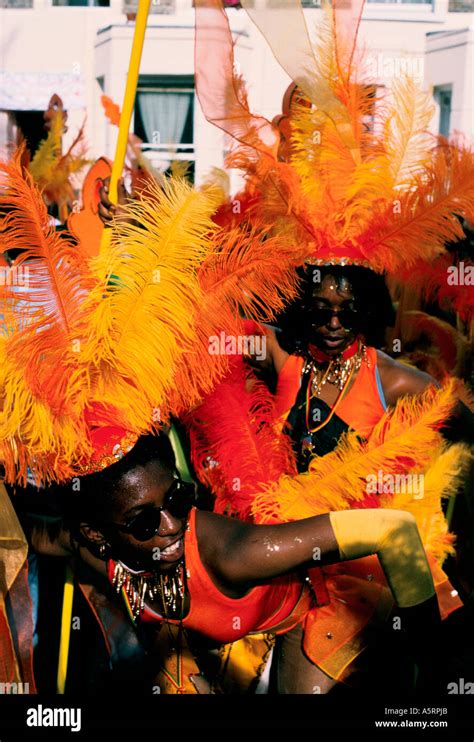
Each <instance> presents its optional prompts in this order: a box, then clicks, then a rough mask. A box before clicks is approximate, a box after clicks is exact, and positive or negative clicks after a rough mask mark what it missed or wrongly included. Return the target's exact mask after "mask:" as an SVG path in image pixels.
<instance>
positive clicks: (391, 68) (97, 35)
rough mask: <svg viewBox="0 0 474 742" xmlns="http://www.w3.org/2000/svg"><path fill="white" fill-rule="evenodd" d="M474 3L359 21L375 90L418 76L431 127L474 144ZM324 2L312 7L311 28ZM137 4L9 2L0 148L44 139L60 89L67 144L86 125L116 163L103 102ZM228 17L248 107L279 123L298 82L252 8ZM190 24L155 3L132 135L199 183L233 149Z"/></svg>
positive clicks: (402, 1) (121, 62)
mask: <svg viewBox="0 0 474 742" xmlns="http://www.w3.org/2000/svg"><path fill="white" fill-rule="evenodd" d="M258 1H259V0H255V2H258ZM473 1H474V0H418V2H412V0H382V1H381V0H379V1H378V2H373V1H372V0H367V5H366V9H365V11H364V18H363V21H362V24H361V40H362V42H363V43H364V45H365V47H366V49H367V57H366V64H367V65H368V70H367V71H368V73H369V74H370V75H371V76H374V77H375V78H376V80H377V84H378V85H383V86H390V84H391V81H392V80H393V79H394V78H395V77H397V76H398V75H400V74H403V73H404V72H408V73H409V74H412V75H413V76H414V77H416V78H418V79H420V80H422V81H423V84H424V86H425V87H427V88H431V89H432V91H433V95H434V98H435V101H436V104H437V114H436V117H435V119H434V120H433V123H432V128H433V131H435V132H441V133H443V134H449V133H452V132H453V131H456V130H458V131H461V132H463V133H464V134H465V135H466V136H467V137H468V138H472V137H474V102H473V99H474V94H473V84H472V70H473V68H474V64H473V63H474V51H473V48H474V47H473V44H474V12H473V11H474V8H473ZM319 3H320V0H305V1H304V3H303V4H304V5H305V14H306V16H307V22H308V26H309V28H310V29H311V28H313V27H315V26H316V25H317V23H318V18H319V17H320V14H321V12H322V11H321V9H320V7H319ZM230 4H231V3H230ZM136 7H137V0H0V148H2V147H5V146H6V145H7V144H8V143H9V142H12V141H14V140H15V137H16V136H17V131H16V130H17V127H20V128H21V129H22V130H23V131H26V132H28V131H31V132H37V133H38V132H40V131H41V125H42V112H43V111H44V110H45V109H46V108H47V105H48V101H49V99H50V97H51V96H52V95H53V94H54V93H57V94H58V95H60V96H61V98H62V99H63V101H64V106H65V108H66V109H67V111H68V127H69V129H68V132H67V134H66V137H65V145H67V144H68V142H69V141H71V140H72V138H73V137H74V135H75V134H76V133H77V130H78V128H79V126H80V125H81V124H82V122H83V120H84V119H86V128H85V131H86V139H87V141H88V143H89V152H90V156H91V158H94V157H97V156H99V155H107V156H108V157H113V153H114V148H115V142H116V136H117V129H116V128H115V127H113V126H111V125H110V124H109V123H108V122H107V120H106V118H105V116H104V112H103V108H102V105H101V101H100V99H101V95H102V94H106V95H107V96H109V97H110V98H112V99H113V100H114V101H115V102H116V103H118V104H119V105H120V104H121V100H122V97H123V92H124V87H125V79H126V74H127V67H128V60H129V56H130V50H131V43H132V37H133V20H132V18H133V14H134V12H136ZM228 16H229V20H230V24H231V28H232V31H233V33H234V38H235V42H236V64H237V65H239V71H241V72H242V74H243V76H244V78H245V79H246V80H247V81H248V84H249V101H250V104H251V107H252V109H253V110H255V111H256V112H258V113H260V114H263V115H265V116H267V117H268V118H270V119H271V118H273V116H275V115H276V114H278V113H279V111H280V109H281V99H282V95H283V93H284V91H285V89H286V87H287V85H288V82H289V78H288V77H287V75H286V73H285V72H284V71H283V70H282V69H281V67H280V66H279V65H278V63H277V62H276V61H275V59H274V57H273V55H272V53H271V51H270V50H269V48H268V46H267V44H266V42H265V41H264V39H263V38H262V37H261V36H260V34H259V32H258V30H257V29H256V28H255V27H254V26H253V24H252V23H251V21H250V20H249V18H248V17H247V15H246V14H245V12H244V11H242V10H240V9H237V8H229V9H228ZM193 26H194V10H193V7H192V0H152V12H151V15H150V18H149V25H148V29H147V35H146V40H145V46H144V52H143V58H142V64H141V70H140V82H139V87H138V93H137V101H136V106H135V114H134V121H133V129H134V131H135V133H136V134H137V135H138V136H139V137H140V138H141V139H142V140H143V141H144V145H143V147H144V149H145V151H146V153H147V156H149V157H150V158H151V159H152V160H153V162H154V164H155V165H157V166H158V167H160V168H163V169H166V167H167V166H168V165H169V163H170V161H171V160H173V159H183V160H187V161H190V162H192V163H193V170H194V173H195V178H196V180H197V182H199V181H200V180H202V178H203V177H204V176H205V175H206V173H207V172H208V171H209V170H210V168H211V167H213V166H218V167H219V166H221V165H222V164H223V158H224V155H225V145H226V142H225V137H224V135H223V133H222V132H221V131H220V130H218V129H216V128H215V127H213V126H211V125H209V124H208V123H207V122H206V121H205V119H204V117H203V114H202V112H201V109H200V107H199V104H198V102H197V100H196V97H195V93H194V69H193V44H194V27H193ZM37 135H38V134H37ZM31 136H32V137H33V136H34V134H31Z"/></svg>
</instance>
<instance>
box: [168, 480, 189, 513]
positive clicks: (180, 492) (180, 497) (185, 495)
mask: <svg viewBox="0 0 474 742" xmlns="http://www.w3.org/2000/svg"><path fill="white" fill-rule="evenodd" d="M194 499H195V489H194V485H193V484H190V483H188V482H181V481H178V482H177V483H176V485H175V486H174V487H173V488H172V490H171V491H170V492H169V493H168V495H167V496H166V498H165V502H164V503H163V507H164V509H165V510H168V511H169V512H170V513H171V515H174V516H175V517H176V518H185V517H186V516H187V515H189V511H190V510H191V508H192V506H193V504H194Z"/></svg>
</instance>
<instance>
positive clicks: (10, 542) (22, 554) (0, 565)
mask: <svg viewBox="0 0 474 742" xmlns="http://www.w3.org/2000/svg"><path fill="white" fill-rule="evenodd" d="M27 553H28V544H27V541H26V538H25V535H24V533H23V530H22V528H21V526H20V523H19V521H18V518H17V517H16V513H15V511H14V509H13V507H12V504H11V502H10V498H9V497H8V495H7V492H6V490H5V486H4V484H3V482H0V613H1V614H2V616H3V618H4V620H5V624H4V625H6V626H7V627H8V618H7V614H6V610H5V597H6V595H7V593H8V591H9V590H10V588H11V586H12V585H13V583H14V582H15V579H16V577H17V575H18V573H19V571H20V569H21V568H22V566H23V564H24V562H25V559H26V556H27ZM8 629H9V627H8ZM0 639H1V637H0ZM2 641H5V644H6V645H8V646H9V647H10V648H11V650H12V652H13V658H14V659H13V662H14V677H13V678H2V677H0V681H2V682H3V681H7V682H8V681H9V682H15V683H19V682H20V681H21V675H20V671H19V667H18V660H17V657H16V656H15V652H14V650H13V642H12V637H11V633H10V631H9V635H8V636H7V637H4V638H3V640H2ZM1 643H2V642H0V645H1ZM1 651H2V650H1V646H0V653H1Z"/></svg>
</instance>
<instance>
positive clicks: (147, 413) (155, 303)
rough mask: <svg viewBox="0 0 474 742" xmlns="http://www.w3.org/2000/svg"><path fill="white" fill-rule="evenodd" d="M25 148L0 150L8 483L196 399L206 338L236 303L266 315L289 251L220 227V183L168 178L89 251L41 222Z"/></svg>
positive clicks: (60, 472) (288, 276)
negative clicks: (7, 264) (7, 259)
mask: <svg viewBox="0 0 474 742" xmlns="http://www.w3.org/2000/svg"><path fill="white" fill-rule="evenodd" d="M22 152H23V150H22V148H19V150H18V151H17V152H16V154H15V155H14V156H13V158H12V159H11V160H10V161H6V162H0V183H1V187H0V207H1V208H2V214H3V217H2V219H1V221H0V253H3V252H7V251H8V250H11V249H12V248H13V247H15V248H17V249H18V248H20V250H21V252H20V255H19V257H18V258H17V259H16V260H15V262H14V263H13V264H12V266H11V268H9V269H8V271H9V275H8V277H7V280H4V281H2V285H1V286H0V314H1V315H2V318H3V321H2V324H1V325H0V356H1V363H0V376H1V388H2V401H1V405H0V463H1V464H2V465H3V467H4V469H5V475H6V479H7V480H8V481H10V482H15V481H17V482H19V483H25V482H26V481H27V479H28V477H29V475H30V474H31V475H32V477H33V479H34V480H35V481H36V482H37V483H38V484H45V483H47V482H49V481H65V480H67V479H69V478H70V477H72V476H74V475H75V473H78V472H84V470H85V468H86V469H87V466H88V463H90V462H92V463H93V464H94V462H98V461H99V460H105V459H103V457H104V456H105V457H107V456H109V457H110V456H113V455H114V451H113V449H114V447H116V446H117V444H119V447H120V445H121V442H122V438H124V437H127V439H128V440H131V439H132V437H133V436H135V437H136V436H138V435H140V434H142V433H145V432H149V431H151V430H153V429H155V428H157V427H159V426H160V425H163V424H166V423H167V421H168V420H169V417H170V415H179V414H181V413H182V412H183V411H185V410H188V409H189V408H191V407H193V406H194V405H196V404H197V403H198V402H199V401H200V400H201V398H202V396H203V395H204V394H206V393H208V392H209V391H210V390H211V389H212V388H213V386H214V384H215V383H216V381H218V380H219V379H220V378H222V377H223V376H224V375H225V374H226V373H227V371H228V369H229V361H230V357H229V356H228V355H227V354H226V352H218V353H211V352H210V342H211V340H212V338H215V337H221V336H222V335H224V337H228V336H231V337H239V336H244V335H245V328H244V325H243V321H242V320H241V319H240V316H239V309H240V308H244V310H245V313H246V315H247V316H248V317H250V318H253V319H255V320H264V321H269V320H271V317H272V316H273V314H274V313H275V312H277V311H279V310H280V309H281V307H282V303H283V302H284V298H283V295H282V287H283V290H284V292H285V294H287V296H288V297H290V298H291V297H292V296H294V294H295V292H296V287H297V280H296V276H295V271H294V266H295V259H296V258H295V254H294V252H292V251H288V250H287V249H286V247H285V244H284V242H283V241H282V240H281V239H280V238H279V237H277V236H275V237H272V238H271V239H267V240H266V241H265V243H264V249H263V250H262V239H261V229H260V228H258V226H255V227H254V228H253V230H250V231H248V232H247V233H246V234H245V235H244V234H242V233H241V232H239V231H232V230H230V231H229V230H223V229H222V228H221V227H219V226H218V225H217V224H216V223H215V222H214V221H213V219H212V217H213V214H214V213H215V210H216V208H217V205H218V193H217V190H216V189H215V188H212V187H206V188H204V189H203V190H201V191H198V190H196V189H194V188H193V187H192V186H191V185H189V184H188V183H187V182H186V181H184V180H183V179H180V178H175V177H171V178H169V179H163V183H162V185H161V186H160V185H158V184H157V183H154V184H153V183H151V184H150V186H149V188H148V189H147V191H146V192H143V193H142V194H141V195H140V196H139V197H138V198H137V200H135V201H134V202H133V203H132V204H130V205H129V206H128V207H127V209H126V216H127V217H128V218H126V219H125V220H121V219H117V220H116V221H115V222H114V224H113V227H112V239H111V243H110V245H108V246H107V247H106V248H104V249H102V250H101V251H100V252H99V254H98V255H97V256H96V257H94V258H92V259H91V258H90V249H88V248H89V247H90V246H88V245H87V244H82V243H81V242H79V244H76V243H75V242H73V241H72V240H70V239H69V238H68V236H67V233H66V234H64V233H63V234H62V235H61V236H60V235H59V234H58V233H57V232H56V231H55V230H54V228H53V227H52V226H51V224H50V220H49V217H48V213H47V209H46V206H45V203H44V201H43V199H42V195H41V191H40V190H39V189H38V187H37V185H36V184H35V182H34V180H33V177H32V175H31V173H30V172H29V171H28V170H26V169H25V168H24V167H23V165H22ZM138 225H140V226H138ZM86 238H87V237H86ZM285 250H286V252H285ZM263 274H265V275H266V283H265V291H264V292H263V293H262V291H261V278H262V275H263ZM272 313H273V314H272ZM99 412H100V415H99V417H100V421H99V422H97V416H98V413H99ZM94 420H95V422H93V421H94ZM104 426H106V427H107V428H108V430H109V432H110V433H111V437H110V440H109V439H108V438H107V435H106V436H105V437H106V438H107V440H109V443H110V444H111V445H110V446H109V447H108V448H107V446H108V443H107V441H106V443H107V446H106V447H105V448H104V445H103V443H104V441H103V440H102V439H101V437H100V434H99V433H97V432H94V431H95V430H96V429H97V428H101V427H104ZM105 432H107V431H105ZM122 434H123V435H122ZM125 443H126V442H125ZM122 448H123V447H122ZM98 449H100V454H99V453H98ZM102 463H103V461H102ZM94 466H95V464H94Z"/></svg>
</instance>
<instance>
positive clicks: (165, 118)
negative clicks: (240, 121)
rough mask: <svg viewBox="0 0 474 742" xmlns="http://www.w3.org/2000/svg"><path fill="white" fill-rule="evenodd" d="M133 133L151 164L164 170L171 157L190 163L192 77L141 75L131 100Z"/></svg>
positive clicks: (192, 101) (192, 138)
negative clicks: (133, 121)
mask: <svg viewBox="0 0 474 742" xmlns="http://www.w3.org/2000/svg"><path fill="white" fill-rule="evenodd" d="M135 134H136V135H137V136H138V137H140V139H141V140H142V141H143V144H142V150H143V152H144V153H148V154H147V156H148V157H149V159H150V160H151V161H152V163H153V165H154V166H155V167H157V168H159V169H160V170H167V169H168V167H169V166H170V165H171V163H172V162H173V161H174V160H181V161H188V162H189V163H191V167H190V171H191V172H190V174H191V175H192V170H193V167H194V166H193V163H194V159H195V154H194V80H193V78H187V77H160V78H156V77H155V78H153V77H152V78H146V77H141V78H140V81H139V84H138V88H137V97H136V103H135Z"/></svg>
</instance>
